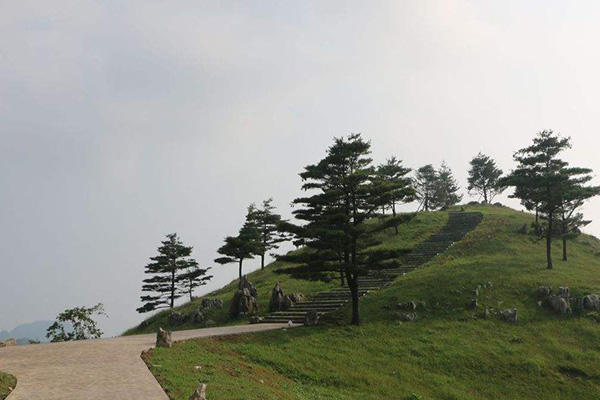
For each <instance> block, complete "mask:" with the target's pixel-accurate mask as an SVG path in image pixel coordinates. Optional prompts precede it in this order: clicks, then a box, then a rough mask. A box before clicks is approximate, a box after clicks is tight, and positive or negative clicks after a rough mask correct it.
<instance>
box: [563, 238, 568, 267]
mask: <svg viewBox="0 0 600 400" xmlns="http://www.w3.org/2000/svg"><path fill="white" fill-rule="evenodd" d="M563 261H567V238H565V237H563Z"/></svg>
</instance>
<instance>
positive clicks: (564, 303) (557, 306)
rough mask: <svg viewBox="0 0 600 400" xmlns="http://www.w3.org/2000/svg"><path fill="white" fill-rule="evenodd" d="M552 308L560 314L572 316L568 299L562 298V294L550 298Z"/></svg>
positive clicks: (549, 302)
mask: <svg viewBox="0 0 600 400" xmlns="http://www.w3.org/2000/svg"><path fill="white" fill-rule="evenodd" d="M548 304H549V305H550V307H551V308H552V309H553V310H554V311H555V312H557V313H559V314H570V313H571V306H570V304H569V300H568V298H564V297H562V296H561V295H560V294H555V295H553V296H550V297H549V298H548Z"/></svg>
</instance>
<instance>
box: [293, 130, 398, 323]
mask: <svg viewBox="0 0 600 400" xmlns="http://www.w3.org/2000/svg"><path fill="white" fill-rule="evenodd" d="M370 147H371V145H370V143H369V142H366V141H364V140H363V139H362V137H361V136H360V135H356V134H353V135H350V136H349V137H348V138H337V139H335V140H334V144H333V145H332V146H331V147H330V148H329V149H328V151H327V156H326V157H325V158H324V159H322V160H321V161H320V162H319V163H318V164H315V165H309V166H307V167H306V168H305V170H304V172H302V173H301V174H300V176H301V178H302V181H303V182H304V183H303V185H302V189H303V190H306V191H310V192H311V193H312V195H311V196H308V197H301V198H298V199H295V200H294V204H296V205H299V206H301V207H302V208H300V209H297V210H294V212H293V214H294V215H295V217H296V218H297V219H299V220H302V221H304V222H305V224H304V225H302V226H292V229H291V231H293V233H295V234H296V235H298V237H299V238H300V241H301V242H302V243H303V244H305V245H306V246H307V247H308V250H307V251H301V252H295V253H292V254H288V255H286V256H284V257H281V258H282V259H284V260H286V261H293V262H296V263H299V264H300V266H299V267H298V268H307V269H310V270H315V271H330V270H335V269H337V268H339V267H340V266H341V268H342V269H343V271H344V273H345V276H346V279H347V280H348V286H349V288H350V292H351V297H352V324H360V312H359V301H358V300H359V291H358V278H359V276H361V275H363V274H366V273H367V272H368V271H369V270H370V269H377V268H383V267H385V266H393V265H397V263H398V262H397V260H396V258H395V257H397V256H398V255H399V254H400V253H401V251H389V250H388V251H384V250H376V249H375V247H376V246H377V245H378V244H380V243H381V241H380V240H377V239H376V237H375V234H376V233H378V232H380V231H382V230H384V229H387V228H390V227H393V226H394V225H397V224H398V223H400V222H402V221H404V220H406V219H408V218H409V217H408V216H406V215H402V216H396V217H391V218H386V219H384V220H383V222H382V223H379V224H375V223H367V221H369V220H370V219H372V218H373V217H376V216H379V214H378V210H381V207H382V206H383V205H385V204H386V202H388V201H389V192H390V191H392V190H397V189H398V187H397V185H396V184H389V185H381V184H380V182H378V177H377V175H376V171H375V169H374V168H373V167H372V166H371V163H372V160H371V159H370V158H369V154H370Z"/></svg>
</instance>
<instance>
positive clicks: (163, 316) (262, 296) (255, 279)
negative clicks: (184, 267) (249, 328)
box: [124, 213, 448, 335]
mask: <svg viewBox="0 0 600 400" xmlns="http://www.w3.org/2000/svg"><path fill="white" fill-rule="evenodd" d="M447 219H448V216H447V214H446V213H423V214H420V215H418V216H417V217H415V218H414V219H413V220H412V221H410V223H408V224H405V225H403V226H402V227H401V229H400V234H399V235H394V234H393V232H392V231H391V230H390V231H386V232H382V233H381V234H380V235H381V239H382V240H383V243H382V244H381V247H383V248H402V247H410V246H413V245H414V244H415V243H417V242H420V241H422V240H425V239H426V238H427V237H428V236H429V235H430V234H431V233H433V232H435V231H437V230H438V229H440V228H441V227H442V226H443V225H444V224H445V223H446V221H447ZM250 261H252V260H250ZM292 266H293V264H287V263H283V262H274V263H271V264H270V265H267V266H265V269H263V270H258V271H255V272H252V273H250V274H248V279H249V280H250V281H251V282H252V283H253V284H254V285H255V287H256V290H257V292H258V303H259V309H260V315H263V316H264V315H266V314H267V313H268V305H269V299H270V296H271V290H273V287H274V286H275V283H277V282H282V284H283V289H284V290H285V292H286V293H304V294H311V293H317V292H320V291H324V290H328V289H331V288H334V287H338V286H339V280H338V279H333V280H330V281H324V280H314V281H310V280H305V279H298V278H294V277H293V276H291V275H290V274H288V273H285V270H286V269H287V268H290V267H292ZM237 284H238V281H237V279H236V280H235V281H233V282H231V283H230V284H228V285H227V286H225V287H223V288H221V289H219V290H216V291H214V292H212V293H210V294H207V295H206V296H204V297H209V298H215V299H221V300H223V302H224V303H225V307H224V308H223V309H217V310H211V311H210V312H208V313H207V314H206V319H207V320H208V319H210V320H212V321H213V322H214V325H215V326H222V325H232V324H246V323H248V320H247V319H232V318H230V317H229V315H228V305H229V302H230V301H231V299H232V298H233V295H234V293H235V291H236V290H237ZM201 300H202V299H201V298H199V299H195V300H194V301H192V302H188V303H186V304H184V305H182V306H180V307H176V308H175V311H179V312H181V313H190V312H192V311H193V310H194V309H195V308H196V307H198V306H199V305H200V302H201ZM169 313H170V311H162V312H159V313H157V314H155V315H153V316H151V317H150V318H148V319H147V320H146V321H144V322H143V323H142V324H141V325H139V326H137V327H134V328H132V329H129V330H128V331H126V332H125V333H124V335H135V334H140V333H154V332H156V331H157V330H158V328H159V327H162V328H168V329H170V330H185V329H194V328H202V327H204V326H205V325H193V324H191V323H188V324H183V325H179V326H176V327H169V324H168V322H167V321H168V315H169Z"/></svg>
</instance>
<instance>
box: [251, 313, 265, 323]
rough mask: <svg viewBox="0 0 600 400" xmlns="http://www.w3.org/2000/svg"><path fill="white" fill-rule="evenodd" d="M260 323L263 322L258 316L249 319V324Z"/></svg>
mask: <svg viewBox="0 0 600 400" xmlns="http://www.w3.org/2000/svg"><path fill="white" fill-rule="evenodd" d="M261 322H263V317H259V316H258V315H252V316H251V317H250V323H251V324H260V323H261Z"/></svg>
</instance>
